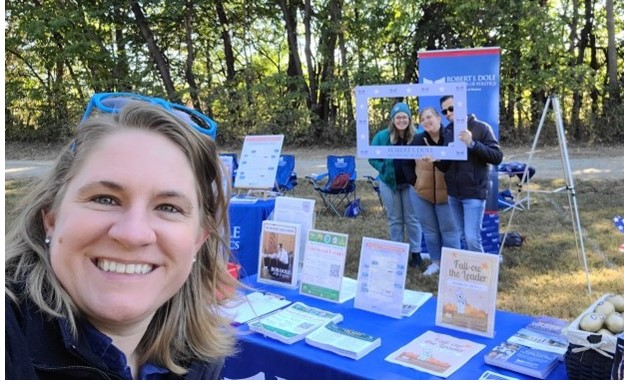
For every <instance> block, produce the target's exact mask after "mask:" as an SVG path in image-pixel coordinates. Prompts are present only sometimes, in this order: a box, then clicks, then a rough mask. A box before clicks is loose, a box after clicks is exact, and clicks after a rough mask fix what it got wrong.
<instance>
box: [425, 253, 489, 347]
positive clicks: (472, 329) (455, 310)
mask: <svg viewBox="0 0 624 387" xmlns="http://www.w3.org/2000/svg"><path fill="white" fill-rule="evenodd" d="M498 270H499V257H498V255H494V254H488V253H480V252H475V251H468V250H458V249H451V248H447V247H443V248H442V262H441V265H440V279H439V282H438V304H437V307H436V319H435V323H436V325H439V326H443V327H446V328H451V329H457V330H460V331H465V332H469V333H473V334H476V335H480V336H485V337H490V338H492V337H494V318H495V316H496V294H497V290H498Z"/></svg>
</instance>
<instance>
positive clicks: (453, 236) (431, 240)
mask: <svg viewBox="0 0 624 387" xmlns="http://www.w3.org/2000/svg"><path fill="white" fill-rule="evenodd" d="M420 125H421V126H422V127H423V129H424V130H425V131H424V132H422V133H420V134H417V135H416V137H414V141H413V142H412V145H415V146H426V147H430V146H442V144H444V136H443V129H444V127H443V126H442V118H441V117H440V114H439V113H438V112H437V110H436V109H435V108H434V107H431V106H429V107H426V108H424V109H422V110H421V111H420ZM414 189H415V190H416V197H415V199H414V206H415V207H416V214H417V216H418V221H419V222H420V225H421V227H422V230H423V235H424V238H425V245H426V246H427V252H428V253H429V259H430V264H429V266H428V267H427V269H426V270H425V271H424V273H423V275H425V276H431V275H434V274H436V273H438V272H439V271H440V260H441V259H442V247H443V246H444V247H450V248H454V249H459V248H461V242H460V241H461V236H460V230H459V226H458V224H457V222H456V221H455V219H454V217H453V213H452V212H451V207H450V206H449V204H448V195H447V192H446V183H445V181H444V173H443V172H442V171H440V170H439V169H438V168H437V167H436V166H435V165H434V162H433V158H432V156H431V155H425V156H424V157H422V158H420V159H418V160H416V183H415V184H414Z"/></svg>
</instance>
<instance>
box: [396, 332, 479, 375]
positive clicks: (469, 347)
mask: <svg viewBox="0 0 624 387" xmlns="http://www.w3.org/2000/svg"><path fill="white" fill-rule="evenodd" d="M483 348H485V345H483V344H480V343H475V342H473V341H470V340H463V339H458V338H456V337H453V336H449V335H443V334H441V333H436V332H432V331H426V332H425V333H423V334H422V335H420V336H418V337H417V338H415V339H414V340H412V341H410V342H409V343H408V344H407V345H405V346H403V347H401V348H399V349H398V350H397V351H395V352H393V353H391V354H390V355H388V357H386V361H389V362H390V363H396V364H400V365H402V366H405V367H410V368H414V369H417V370H419V371H423V372H427V373H430V374H432V375H436V376H440V377H443V378H448V377H449V376H450V375H451V374H452V373H453V372H455V371H456V370H457V369H458V368H460V367H461V366H463V365H464V364H465V363H466V362H467V361H468V360H470V359H471V358H472V357H473V356H475V355H476V354H477V353H479V352H480V351H481V350H482V349H483Z"/></svg>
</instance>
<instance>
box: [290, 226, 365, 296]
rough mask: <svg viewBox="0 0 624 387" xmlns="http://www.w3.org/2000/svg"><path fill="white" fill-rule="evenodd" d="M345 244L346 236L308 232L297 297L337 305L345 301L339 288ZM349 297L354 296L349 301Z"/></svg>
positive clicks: (319, 231) (325, 232) (345, 250)
mask: <svg viewBox="0 0 624 387" xmlns="http://www.w3.org/2000/svg"><path fill="white" fill-rule="evenodd" d="M348 241H349V236H348V235H347V234H340V233H335V232H329V231H321V230H314V229H312V230H310V231H309V232H308V236H307V240H306V243H305V253H304V258H303V267H302V269H301V286H300V287H299V293H300V294H304V295H306V296H311V297H315V298H320V299H323V300H327V301H332V302H338V303H342V302H344V301H346V300H347V297H346V296H347V294H344V293H343V292H342V290H343V286H342V284H343V282H344V280H343V274H344V270H345V260H346V257H347V243H348ZM354 289H355V287H354ZM353 296H355V292H353V295H352V296H351V297H350V298H353Z"/></svg>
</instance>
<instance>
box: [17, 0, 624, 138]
mask: <svg viewBox="0 0 624 387" xmlns="http://www.w3.org/2000/svg"><path fill="white" fill-rule="evenodd" d="M5 12H6V13H5V20H6V26H5V45H6V52H5V54H6V59H5V72H6V77H5V97H6V106H5V128H6V139H7V140H44V141H53V140H57V139H65V138H66V137H67V136H68V135H70V133H71V130H72V128H73V127H74V126H75V124H76V123H77V122H78V120H79V119H80V116H81V113H82V111H83V109H84V107H85V105H86V103H87V101H88V99H89V98H90V96H91V95H92V94H93V93H94V92H100V91H134V92H137V93H142V94H146V95H157V96H160V97H164V98H167V99H170V100H173V101H177V102H181V103H184V104H187V105H189V106H193V107H194V108H196V109H198V110H200V111H203V112H205V113H207V114H208V115H210V116H211V117H213V118H214V119H215V120H216V121H217V122H218V123H219V125H220V126H219V134H218V138H217V141H218V142H219V143H220V144H223V145H235V144H240V142H241V140H242V138H243V137H244V136H245V135H247V134H266V133H284V134H285V135H286V142H287V143H289V144H291V145H305V144H311V143H319V142H321V143H322V142H327V143H332V144H344V145H354V144H355V124H354V110H353V106H352V105H353V96H352V90H353V88H354V87H355V86H356V85H364V84H381V83H411V82H413V83H415V82H418V65H417V53H418V51H421V50H437V49H451V48H468V47H485V46H498V47H501V51H502V57H501V106H500V108H501V122H500V129H501V130H500V132H501V138H502V140H503V141H529V140H530V139H531V136H532V134H533V133H534V131H535V128H536V126H537V124H536V122H537V121H538V120H539V117H540V114H541V110H542V109H543V106H544V102H545V100H546V97H547V96H548V94H549V93H552V92H555V93H557V94H558V95H559V96H560V99H561V102H562V108H563V110H564V112H563V113H564V118H565V121H566V122H565V125H566V128H567V130H568V132H569V133H568V134H569V137H570V140H571V141H574V140H576V141H582V142H587V143H592V142H610V143H613V142H618V143H622V141H623V140H622V139H623V138H624V136H623V135H624V120H621V119H620V117H621V116H622V114H624V108H623V107H622V103H621V102H622V100H621V93H622V86H623V85H624V64H623V63H624V44H623V42H624V34H623V30H624V29H623V28H622V26H624V3H622V2H614V1H613V0H583V1H580V0H559V1H547V0H518V1H513V2H509V1H506V0H491V1H485V0H468V1H462V2H457V1H447V0H415V1H409V2H406V1H397V0H383V1H369V0H276V1H270V0H258V1H249V0H224V1H212V0H202V1H198V0H167V1H164V0H144V1H138V0H125V1H124V0H107V1H102V0H54V1H53V0H33V1H29V2H24V1H18V0H9V1H7V2H6V11H5Z"/></svg>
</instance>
